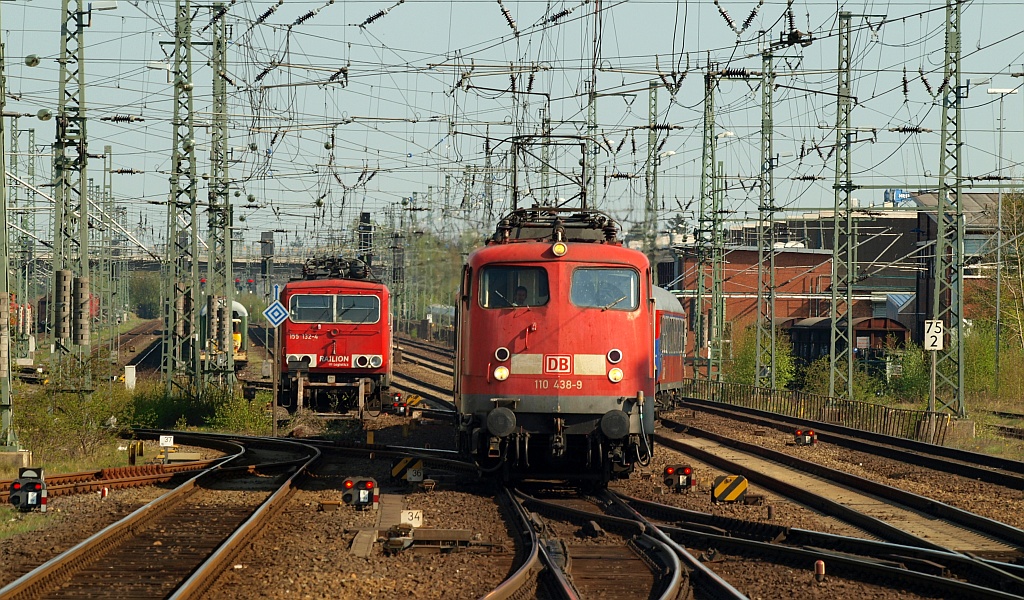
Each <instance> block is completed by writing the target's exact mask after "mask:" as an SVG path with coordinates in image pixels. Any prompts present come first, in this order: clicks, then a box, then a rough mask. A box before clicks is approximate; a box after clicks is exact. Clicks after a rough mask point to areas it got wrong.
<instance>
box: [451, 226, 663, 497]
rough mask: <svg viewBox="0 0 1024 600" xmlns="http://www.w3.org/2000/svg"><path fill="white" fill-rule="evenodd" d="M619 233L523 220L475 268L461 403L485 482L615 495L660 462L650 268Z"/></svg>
mask: <svg viewBox="0 0 1024 600" xmlns="http://www.w3.org/2000/svg"><path fill="white" fill-rule="evenodd" d="M618 228H619V227H618V224H616V223H615V222H614V221H612V220H611V219H610V218H609V217H608V216H607V215H604V214H602V213H599V212H597V211H587V210H583V211H580V210H576V209H574V210H573V211H572V212H570V211H568V210H565V209H555V208H547V207H539V208H533V209H520V210H516V211H514V212H513V213H511V214H510V215H509V216H507V217H505V218H504V219H502V221H501V222H500V223H499V224H498V227H497V232H496V233H495V235H494V236H493V238H492V239H491V240H489V241H488V244H487V246H486V247H484V248H481V249H479V250H476V251H475V252H473V253H472V254H471V255H470V256H469V259H468V264H467V265H466V267H465V268H464V272H463V278H462V289H461V301H460V304H459V322H458V329H459V340H458V350H457V357H456V369H457V372H456V390H455V392H456V393H455V397H456V408H457V412H458V416H457V418H458V435H459V444H460V448H461V449H462V450H463V451H465V452H468V453H469V454H471V455H472V456H473V457H474V458H475V459H476V461H477V463H478V464H479V465H480V466H481V467H483V468H484V469H485V470H488V471H492V472H501V473H502V474H503V475H505V476H506V477H512V478H519V477H540V478H559V479H589V480H597V481H599V482H607V481H608V480H609V479H611V478H614V477H620V476H627V475H628V473H629V472H630V471H631V470H632V469H633V466H634V464H635V463H637V462H639V463H641V464H647V462H648V461H649V460H650V457H651V454H652V445H651V441H650V439H649V436H650V435H651V434H652V433H653V431H654V393H655V376H656V373H655V361H654V351H655V303H654V297H653V296H652V294H653V291H652V288H653V285H652V277H651V268H650V265H649V263H648V260H647V257H646V256H644V254H643V253H641V252H637V251H635V250H630V249H627V248H624V247H622V244H621V243H620V242H619V241H618V239H617V233H618ZM677 305H678V303H677Z"/></svg>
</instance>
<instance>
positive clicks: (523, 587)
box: [481, 488, 541, 600]
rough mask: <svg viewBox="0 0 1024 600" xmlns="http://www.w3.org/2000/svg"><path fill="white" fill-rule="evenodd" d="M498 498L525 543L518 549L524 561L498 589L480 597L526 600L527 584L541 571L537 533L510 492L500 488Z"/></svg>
mask: <svg viewBox="0 0 1024 600" xmlns="http://www.w3.org/2000/svg"><path fill="white" fill-rule="evenodd" d="M499 498H500V499H501V503H502V505H503V506H505V508H506V509H507V510H509V511H511V512H512V517H513V518H514V519H515V520H516V523H515V526H514V528H515V531H516V533H517V534H518V535H519V537H520V539H521V540H522V541H523V542H524V543H525V547H523V548H520V552H521V553H522V554H523V556H524V559H523V561H522V564H521V565H520V566H519V568H518V569H516V571H515V572H514V573H512V575H510V576H509V577H508V579H506V580H505V581H503V582H501V584H499V585H498V587H496V588H494V589H493V590H491V591H490V592H488V593H486V594H484V595H483V596H481V600H507V599H510V598H517V599H518V598H527V597H529V591H528V587H529V582H530V580H531V579H533V578H534V576H535V574H536V573H537V572H538V571H539V570H540V569H541V558H540V542H539V540H538V539H537V532H536V531H534V529H533V525H532V524H531V522H530V517H529V515H528V514H526V512H525V511H524V510H523V508H522V506H520V504H519V503H518V502H516V499H515V497H514V496H513V495H512V492H511V491H510V490H509V489H508V488H502V490H501V493H500V494H499Z"/></svg>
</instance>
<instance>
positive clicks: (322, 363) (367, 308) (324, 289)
mask: <svg viewBox="0 0 1024 600" xmlns="http://www.w3.org/2000/svg"><path fill="white" fill-rule="evenodd" d="M389 300H390V298H389V295H388V288H387V287H386V286H385V285H384V284H383V283H380V282H379V281H376V280H374V279H373V278H372V274H371V272H370V270H369V269H368V268H367V267H366V265H365V264H364V263H363V262H362V261H359V260H347V259H341V258H329V259H311V260H309V261H307V262H306V264H305V266H304V267H303V278H302V279H300V280H294V281H291V282H289V283H288V284H286V285H285V286H284V289H283V290H282V291H281V295H280V301H281V304H283V305H284V306H285V308H287V309H288V319H287V320H286V321H285V322H284V323H283V324H282V325H281V330H280V331H281V342H282V348H281V359H280V369H281V396H280V402H281V404H282V405H283V406H286V407H288V409H289V410H293V411H294V410H303V409H308V410H312V411H314V412H320V413H337V412H348V411H351V410H358V411H359V412H360V413H363V412H364V411H369V412H370V413H373V412H376V411H379V410H380V409H381V407H382V406H383V402H385V401H390V397H389V387H390V385H391V365H392V361H391V352H392V351H391V340H392V331H391V313H390V304H389Z"/></svg>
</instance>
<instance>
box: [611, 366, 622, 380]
mask: <svg viewBox="0 0 1024 600" xmlns="http://www.w3.org/2000/svg"><path fill="white" fill-rule="evenodd" d="M608 381H611V382H612V383H618V382H620V381H622V369H620V368H618V367H615V368H614V369H612V370H610V371H608Z"/></svg>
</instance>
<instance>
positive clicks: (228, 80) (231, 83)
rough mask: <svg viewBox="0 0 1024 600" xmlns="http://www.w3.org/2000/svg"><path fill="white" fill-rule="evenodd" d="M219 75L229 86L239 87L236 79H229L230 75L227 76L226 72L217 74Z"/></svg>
mask: <svg viewBox="0 0 1024 600" xmlns="http://www.w3.org/2000/svg"><path fill="white" fill-rule="evenodd" d="M217 75H218V76H219V77H220V78H221V79H223V80H224V81H226V82H228V85H233V86H235V87H238V86H237V85H236V84H235V80H234V79H232V78H231V77H229V76H228V74H227V73H225V72H224V71H221V72H219V73H217Z"/></svg>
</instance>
